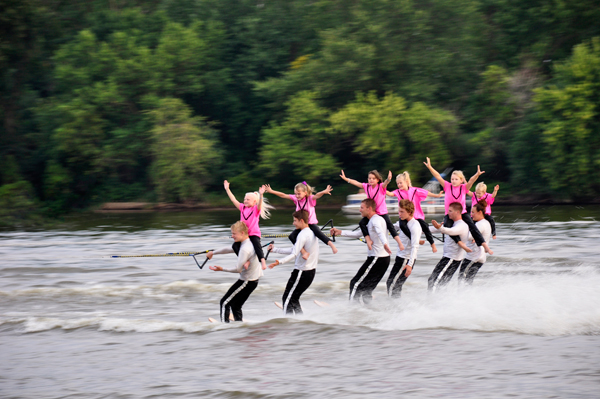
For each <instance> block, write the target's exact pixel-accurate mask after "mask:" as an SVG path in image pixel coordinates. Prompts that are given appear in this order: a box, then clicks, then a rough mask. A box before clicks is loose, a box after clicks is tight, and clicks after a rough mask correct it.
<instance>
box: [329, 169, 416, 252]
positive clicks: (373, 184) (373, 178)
mask: <svg viewBox="0 0 600 399" xmlns="http://www.w3.org/2000/svg"><path fill="white" fill-rule="evenodd" d="M340 177H341V178H342V179H343V180H345V181H346V182H347V183H350V184H352V185H353V186H356V187H358V188H362V189H363V190H365V194H367V197H369V198H371V199H373V200H374V201H375V205H376V206H377V208H376V209H375V212H376V213H377V214H378V215H379V216H381V217H382V218H383V219H384V220H385V223H386V225H387V228H388V230H389V232H390V234H391V235H392V237H394V240H396V242H397V243H398V246H399V247H400V250H404V245H402V242H401V241H400V237H399V236H398V232H397V231H396V228H395V227H394V224H393V223H392V221H391V220H390V217H389V215H388V210H387V205H386V204H385V196H386V194H385V193H386V187H387V185H388V184H389V183H390V181H391V180H392V171H389V172H388V178H387V179H386V180H385V181H383V179H382V178H381V175H380V174H379V172H378V171H376V170H372V171H370V172H369V174H368V175H367V182H368V183H361V182H359V181H356V180H354V179H349V178H347V177H346V175H345V174H344V171H343V170H342V174H341V175H340ZM368 223H369V219H368V218H366V217H365V218H362V220H361V221H360V223H358V225H359V226H360V230H361V231H362V233H363V236H364V237H365V240H366V241H367V246H368V247H369V249H371V246H372V245H373V241H372V240H371V237H369V231H368V230H367V224H368Z"/></svg>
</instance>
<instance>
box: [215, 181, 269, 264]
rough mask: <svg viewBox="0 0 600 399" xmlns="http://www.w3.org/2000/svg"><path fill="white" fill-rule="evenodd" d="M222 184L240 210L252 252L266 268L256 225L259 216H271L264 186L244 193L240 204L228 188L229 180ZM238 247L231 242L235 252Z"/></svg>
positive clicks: (264, 217) (265, 217) (266, 217)
mask: <svg viewBox="0 0 600 399" xmlns="http://www.w3.org/2000/svg"><path fill="white" fill-rule="evenodd" d="M223 185H224V186H225V191H226V192H227V195H228V196H229V199H230V200H231V202H232V203H233V205H234V206H235V207H236V209H239V210H240V220H241V221H242V222H243V223H244V224H245V225H246V226H248V235H249V237H250V241H251V242H252V246H253V247H254V252H255V253H256V256H257V257H258V259H259V260H260V263H261V264H262V268H263V270H264V269H266V268H267V262H266V261H265V254H264V253H263V250H262V246H261V245H260V228H259V227H258V221H259V218H263V219H268V218H269V217H270V216H271V215H270V213H269V210H270V209H273V207H272V206H271V205H269V203H268V202H267V200H266V199H265V198H264V196H263V194H264V193H265V190H266V187H265V186H261V187H260V188H259V189H258V192H256V191H255V192H250V193H246V195H245V196H244V203H243V204H240V203H239V201H238V200H237V199H236V198H235V196H234V195H233V193H232V192H231V190H230V189H229V182H228V181H227V180H225V181H224V182H223ZM239 248H240V246H239V243H234V244H233V250H234V251H235V253H238V251H239ZM245 267H246V268H247V267H248V263H246V265H245Z"/></svg>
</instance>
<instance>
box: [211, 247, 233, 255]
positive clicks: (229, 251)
mask: <svg viewBox="0 0 600 399" xmlns="http://www.w3.org/2000/svg"><path fill="white" fill-rule="evenodd" d="M232 253H233V248H231V247H223V248H219V249H217V250H216V251H213V255H221V254H232Z"/></svg>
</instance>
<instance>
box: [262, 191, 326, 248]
mask: <svg viewBox="0 0 600 399" xmlns="http://www.w3.org/2000/svg"><path fill="white" fill-rule="evenodd" d="M265 187H266V189H267V192H268V193H269V194H274V195H276V196H278V197H281V198H284V199H288V200H291V201H294V204H296V211H303V210H304V211H307V212H308V227H309V228H310V229H311V230H312V232H313V233H315V236H316V237H317V238H318V239H319V240H321V241H323V242H324V243H325V244H327V245H329V246H330V247H331V250H332V251H333V253H334V254H335V253H337V248H336V247H335V245H334V244H333V241H331V240H330V239H329V238H328V237H327V236H326V235H325V234H323V232H322V231H321V229H320V228H319V226H318V223H319V221H318V220H317V214H316V211H315V206H316V205H317V200H318V199H319V198H321V197H322V196H323V195H325V194H329V195H331V191H332V190H333V189H332V188H331V186H327V188H326V189H325V190H323V191H320V192H318V193H316V194H314V195H313V188H312V187H311V186H309V185H308V184H307V183H306V182H305V181H303V182H302V183H298V184H296V186H295V187H294V194H285V193H282V192H280V191H275V190H273V189H272V188H271V186H270V185H268V184H265ZM298 234H300V229H296V230H294V231H293V232H292V234H290V236H289V239H290V241H291V242H292V243H294V244H295V243H296V238H297V237H298ZM301 252H302V257H303V258H304V259H308V257H309V256H310V254H309V253H308V252H306V250H305V249H304V248H303V249H302V251H301Z"/></svg>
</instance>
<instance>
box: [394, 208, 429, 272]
mask: <svg viewBox="0 0 600 399" xmlns="http://www.w3.org/2000/svg"><path fill="white" fill-rule="evenodd" d="M406 225H407V226H408V229H409V230H410V238H408V237H407V236H406V234H404V232H403V231H402V229H400V222H399V221H398V222H396V223H395V224H394V226H395V227H396V230H398V236H400V241H401V242H402V245H404V249H403V250H401V249H400V245H398V243H396V246H397V247H398V250H397V251H396V256H397V257H398V258H402V259H408V263H407V265H408V266H411V267H412V266H413V265H414V264H415V261H416V260H417V252H418V251H419V240H420V239H421V234H423V229H422V228H421V225H420V224H419V222H418V221H417V220H416V219H415V218H412V219H411V220H409V221H408V223H406Z"/></svg>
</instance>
